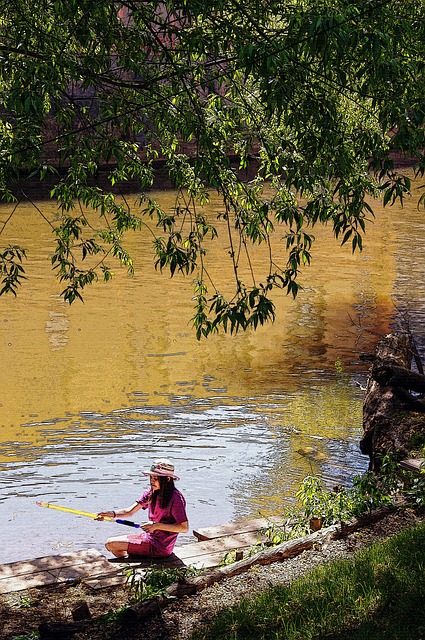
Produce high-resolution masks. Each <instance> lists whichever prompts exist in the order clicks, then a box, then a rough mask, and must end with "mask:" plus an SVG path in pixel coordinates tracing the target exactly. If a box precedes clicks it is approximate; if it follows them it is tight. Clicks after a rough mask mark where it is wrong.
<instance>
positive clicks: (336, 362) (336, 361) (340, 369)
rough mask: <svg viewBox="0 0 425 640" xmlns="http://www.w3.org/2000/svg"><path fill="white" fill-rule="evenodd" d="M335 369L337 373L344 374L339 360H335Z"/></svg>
mask: <svg viewBox="0 0 425 640" xmlns="http://www.w3.org/2000/svg"><path fill="white" fill-rule="evenodd" d="M335 369H336V371H337V373H344V364H343V362H342V361H341V360H340V359H339V358H338V359H337V360H335Z"/></svg>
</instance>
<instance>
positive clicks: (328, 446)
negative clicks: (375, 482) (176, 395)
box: [232, 374, 367, 517]
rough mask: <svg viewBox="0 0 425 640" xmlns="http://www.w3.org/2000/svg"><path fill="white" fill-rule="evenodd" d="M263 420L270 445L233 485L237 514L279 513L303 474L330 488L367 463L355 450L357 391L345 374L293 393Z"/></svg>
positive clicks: (358, 410) (359, 422)
mask: <svg viewBox="0 0 425 640" xmlns="http://www.w3.org/2000/svg"><path fill="white" fill-rule="evenodd" d="M268 424H269V428H270V430H271V432H272V434H273V435H272V437H273V438H274V444H273V445H272V446H270V447H269V449H268V451H267V453H266V454H265V455H264V458H263V459H262V460H259V461H258V465H257V466H256V469H255V473H252V474H249V476H247V477H246V478H245V479H244V480H242V481H241V482H238V484H237V485H236V484H235V485H233V486H232V494H233V500H234V504H235V511H236V517H248V516H258V515H260V514H261V515H272V514H277V513H281V512H282V510H283V509H284V508H285V506H288V505H289V504H291V503H293V502H294V500H295V493H296V491H297V490H298V488H299V485H300V482H301V481H302V479H303V478H304V477H305V476H307V475H318V476H319V477H320V478H321V479H322V480H323V482H324V484H325V485H326V486H329V487H332V486H333V485H335V484H344V485H349V484H350V483H351V480H352V478H353V476H355V475H357V474H358V473H361V472H362V471H364V469H365V466H367V461H365V458H364V456H362V455H361V452H360V449H359V441H360V437H361V428H362V394H361V393H360V392H359V391H358V390H357V388H356V387H354V386H353V383H352V381H351V378H350V376H347V375H344V374H335V376H334V377H333V378H331V379H330V380H328V381H327V382H325V383H323V384H321V385H319V384H316V385H314V386H311V387H310V389H308V390H306V389H304V390H303V391H302V392H301V393H296V394H292V395H291V397H289V398H288V402H287V404H281V406H280V407H278V406H274V407H273V409H271V410H270V415H269V416H268ZM247 496H249V498H247Z"/></svg>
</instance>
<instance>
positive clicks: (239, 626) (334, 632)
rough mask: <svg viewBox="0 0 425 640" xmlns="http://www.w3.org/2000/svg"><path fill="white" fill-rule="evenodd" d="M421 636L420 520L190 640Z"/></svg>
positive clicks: (246, 604) (424, 542)
mask: <svg viewBox="0 0 425 640" xmlns="http://www.w3.org/2000/svg"><path fill="white" fill-rule="evenodd" d="M216 638H217V639H220V640H227V639H228V640H230V639H231V640H241V639H246V640H248V639H249V640H251V639H252V640H269V639H270V640H271V639H272V638H273V639H277V638H279V639H281V640H425V524H423V525H421V526H418V527H414V528H411V529H407V530H405V531H403V532H402V533H400V534H398V535H397V536H394V537H393V538H391V539H389V540H387V541H385V542H381V543H377V544H375V545H373V546H371V547H369V548H367V549H364V550H363V551H361V552H359V553H358V554H357V555H356V556H354V558H352V559H350V560H343V561H335V562H332V563H329V564H327V565H324V566H321V567H318V568H316V569H314V570H312V571H311V572H310V573H309V574H308V575H306V576H304V577H303V578H300V579H298V580H297V581H294V582H293V583H291V585H290V586H288V587H279V588H277V587H274V588H271V589H269V590H267V591H265V592H263V593H262V594H261V595H260V596H259V597H257V598H256V599H255V600H254V601H251V602H250V601H248V600H247V599H245V600H243V601H242V602H241V603H240V605H238V606H237V607H232V608H231V609H226V610H225V611H223V612H222V613H221V614H219V615H218V616H217V618H216V619H215V621H214V622H213V623H212V624H210V625H209V627H208V629H206V630H204V631H201V632H197V633H195V635H194V640H214V639H216Z"/></svg>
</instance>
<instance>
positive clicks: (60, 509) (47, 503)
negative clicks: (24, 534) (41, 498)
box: [37, 502, 114, 521]
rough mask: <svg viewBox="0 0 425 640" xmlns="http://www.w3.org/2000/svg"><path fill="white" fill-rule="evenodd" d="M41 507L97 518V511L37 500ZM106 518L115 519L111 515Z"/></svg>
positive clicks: (105, 517)
mask: <svg viewBox="0 0 425 640" xmlns="http://www.w3.org/2000/svg"><path fill="white" fill-rule="evenodd" d="M37 504H38V506H39V507H47V508H48V509H57V510H58V511H66V512H67V513H75V514H77V515H78V516H86V518H97V513H89V512H88V511H78V509H69V508H68V507H59V506H58V505H56V504H50V502H37ZM103 519H104V520H112V521H113V520H114V518H110V517H109V516H104V518H103Z"/></svg>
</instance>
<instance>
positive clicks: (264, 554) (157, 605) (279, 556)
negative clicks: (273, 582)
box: [122, 508, 390, 624]
mask: <svg viewBox="0 0 425 640" xmlns="http://www.w3.org/2000/svg"><path fill="white" fill-rule="evenodd" d="M389 512H390V509H389V508H384V509H377V510H376V511H375V512H373V513H372V514H370V515H366V516H362V517H361V518H356V519H354V520H352V521H350V522H348V523H340V524H333V525H331V526H330V527H327V528H326V529H321V530H320V531H316V532H315V533H312V534H310V535H307V536H303V537H302V538H296V539H294V540H287V541H286V542H283V543H282V544H279V545H277V546H275V547H269V548H267V549H263V550H261V551H259V552H258V553H256V554H254V555H252V556H250V557H248V558H245V559H243V560H239V561H238V562H233V563H232V564H228V565H225V566H222V567H219V568H217V569H207V570H206V571H204V572H203V573H202V574H201V575H199V576H195V577H194V578H187V579H184V580H182V581H180V582H177V583H175V584H173V585H171V586H170V587H168V588H167V589H166V593H165V595H164V596H156V597H155V598H151V599H149V600H146V601H145V602H140V603H137V604H134V605H132V606H131V607H129V608H128V609H126V610H125V611H123V612H122V619H123V622H124V623H125V624H136V623H138V622H140V620H142V619H144V618H146V617H148V616H149V615H152V613H155V612H158V609H161V608H163V607H165V606H167V604H168V603H169V602H170V598H171V599H175V598H182V597H183V596H188V595H194V594H195V593H197V592H198V591H201V590H203V589H205V588H207V587H209V586H211V585H212V584H214V583H216V582H219V581H220V580H224V579H225V578H230V577H232V576H236V575H240V574H241V573H244V572H245V571H248V570H249V569H250V568H251V567H252V566H254V565H267V564H271V563H273V562H282V561H284V560H285V559H287V558H292V557H293V556H297V555H299V554H300V553H302V552H303V551H307V550H308V549H311V548H312V547H313V546H315V545H323V544H326V542H328V541H330V540H336V539H339V538H343V537H344V536H346V535H348V534H349V533H352V532H353V531H356V530H357V529H360V528H361V527H364V526H366V525H368V524H371V523H373V522H377V521H378V520H380V519H382V518H384V517H385V516H386V515H388V513H389ZM171 601H172V600H171Z"/></svg>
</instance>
